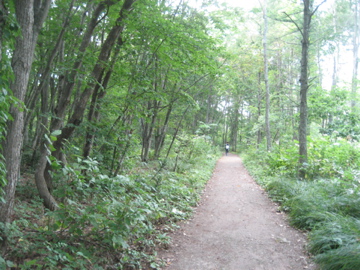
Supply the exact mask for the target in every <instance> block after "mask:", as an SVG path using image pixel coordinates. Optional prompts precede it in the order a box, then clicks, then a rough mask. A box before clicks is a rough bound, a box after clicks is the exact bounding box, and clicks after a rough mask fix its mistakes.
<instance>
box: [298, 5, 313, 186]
mask: <svg viewBox="0 0 360 270" xmlns="http://www.w3.org/2000/svg"><path fill="white" fill-rule="evenodd" d="M303 2H304V14H303V24H304V25H303V31H302V41H301V43H302V48H301V73H300V124H299V177H300V178H301V179H304V178H305V176H306V165H307V161H308V154H307V138H306V136H307V117H308V107H307V93H308V89H309V81H308V80H309V79H308V55H309V44H310V38H309V36H310V22H311V11H310V0H303Z"/></svg>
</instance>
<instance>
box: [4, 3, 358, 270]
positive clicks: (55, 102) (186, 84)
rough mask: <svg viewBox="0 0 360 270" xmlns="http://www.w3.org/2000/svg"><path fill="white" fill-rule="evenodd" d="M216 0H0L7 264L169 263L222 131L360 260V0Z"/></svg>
mask: <svg viewBox="0 0 360 270" xmlns="http://www.w3.org/2000/svg"><path fill="white" fill-rule="evenodd" d="M200 2H201V3H200ZM216 2H217V1H215V0H214V1H198V2H196V3H194V2H193V1H167V0H164V1H163V0H161V1H152V0H118V1H93V0H90V1H88V0H87V1H73V0H64V1H51V0H39V1H33V0H29V1H17V0H15V1H1V3H0V56H1V59H0V60H1V65H0V72H1V74H0V140H1V146H0V147H1V148H0V149H1V151H0V161H1V162H0V191H1V193H0V240H1V241H0V252H1V253H0V254H1V255H0V265H1V266H2V265H7V266H8V267H15V268H16V267H17V268H20V269H30V268H35V269H36V268H39V269H40V268H41V267H43V266H44V267H46V268H48V269H57V268H60V267H63V268H67V269H79V268H80V269H81V268H93V269H106V268H107V269H114V268H115V269H138V268H141V267H147V268H149V267H152V268H157V267H159V265H160V264H161V262H159V261H157V260H156V259H155V255H156V254H155V251H154V250H155V249H154V248H155V247H156V246H158V245H166V244H167V242H168V238H167V236H166V232H167V231H169V230H172V229H173V228H174V226H175V225H174V222H175V221H177V220H179V219H183V218H185V217H187V216H188V215H189V214H190V213H191V208H192V207H193V206H194V205H196V201H197V199H198V196H199V192H201V188H202V187H203V185H204V183H205V182H206V180H207V179H208V178H209V176H210V173H211V171H212V167H213V165H214V161H215V159H216V157H217V154H218V153H217V149H218V148H219V146H222V145H223V144H224V142H226V141H229V142H230V144H231V146H232V150H234V151H238V152H243V153H246V159H245V162H246V165H247V167H248V168H249V170H250V171H251V172H252V174H253V175H254V176H255V177H256V178H257V180H258V181H259V183H261V184H263V185H264V186H265V187H266V188H267V190H268V191H269V193H270V195H271V196H272V198H273V199H274V200H276V201H277V202H279V203H281V208H282V209H283V210H284V211H287V212H288V213H289V216H290V218H291V223H292V224H293V225H294V226H296V227H298V228H300V229H303V230H308V231H310V233H309V237H310V244H309V251H310V252H311V253H312V254H313V255H314V256H315V257H314V258H315V260H316V261H317V262H318V263H319V265H320V266H321V267H322V268H323V269H357V268H359V260H358V259H357V258H358V257H359V256H358V255H359V245H358V239H359V237H360V236H359V213H360V211H359V209H358V207H357V204H358V201H359V200H358V197H359V195H360V194H359V181H360V179H359V177H360V170H359V165H360V154H359V144H358V142H359V138H360V137H359V136H360V126H359V120H360V112H359V110H358V100H359V98H358V60H357V59H358V48H359V34H360V33H359V29H360V27H359V25H360V24H359V20H360V16H359V15H360V14H359V12H360V7H359V3H358V1H353V0H339V1H320V0H319V1H317V0H304V1H290V2H291V3H289V1H286V0H281V1H275V0H263V1H255V2H256V3H255V2H254V1H253V2H254V7H253V8H252V9H247V10H245V9H241V8H230V7H228V6H226V5H218V4H217V3H216ZM239 2H243V1H239ZM250 2H251V1H250ZM194 5H195V6H197V7H194ZM23 37H24V38H23ZM25 37H26V38H25ZM305 45H306V48H305ZM304 63H306V64H307V66H305V65H304ZM265 146H266V151H265ZM304 150H305V151H304ZM299 153H302V154H299ZM200 168H201V169H200Z"/></svg>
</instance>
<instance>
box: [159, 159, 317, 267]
mask: <svg viewBox="0 0 360 270" xmlns="http://www.w3.org/2000/svg"><path fill="white" fill-rule="evenodd" d="M277 209H278V207H277V206H276V205H275V204H274V203H273V202H271V201H270V199H269V198H268V197H267V195H266V193H265V192H264V191H263V190H262V189H261V188H260V187H259V186H258V185H257V184H256V183H255V182H254V180H253V179H252V178H251V176H250V175H249V174H248V172H247V171H246V169H245V168H244V166H243V164H242V162H241V159H240V158H239V157H238V156H236V155H232V154H229V155H228V156H223V157H222V158H221V159H220V160H219V161H218V163H217V165H216V168H215V170H214V174H213V177H212V178H211V180H210V181H209V182H208V184H207V186H206V189H205V191H204V194H203V196H202V199H201V201H200V205H199V207H197V208H196V210H195V213H194V217H193V219H192V220H190V221H187V222H184V223H183V224H181V228H180V229H179V230H178V231H176V232H175V233H174V234H173V235H171V237H172V244H171V246H170V247H169V249H168V250H162V251H160V252H159V257H160V258H163V259H165V260H166V261H167V264H168V267H166V270H172V269H176V270H187V269H188V270H222V269H224V270H260V269H265V270H292V269H294V270H297V269H315V266H314V265H313V264H312V263H311V262H310V261H309V259H308V257H307V256H306V254H305V250H304V245H305V243H306V237H305V236H304V234H302V233H301V232H298V231H297V230H295V229H293V228H291V227H290V226H289V225H288V222H287V221H286V217H285V215H284V214H282V213H278V212H277Z"/></svg>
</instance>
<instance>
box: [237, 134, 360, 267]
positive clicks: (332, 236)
mask: <svg viewBox="0 0 360 270" xmlns="http://www.w3.org/2000/svg"><path fill="white" fill-rule="evenodd" d="M295 148H296V147H295V146H294V145H291V144H290V145H288V148H287V149H277V150H276V151H274V152H272V153H267V152H265V151H262V150H259V149H256V150H250V151H248V152H247V153H246V154H245V155H244V156H243V160H244V164H245V165H246V167H247V169H248V170H249V172H250V173H251V174H252V175H253V176H254V178H255V179H256V180H257V181H258V182H259V184H261V185H262V186H264V187H265V188H266V190H267V192H268V194H269V196H270V197H271V198H272V199H273V200H274V201H276V202H278V203H279V204H280V208H281V209H282V210H283V211H285V212H287V213H288V216H289V221H290V223H291V225H292V226H294V227H296V228H298V229H300V230H304V231H307V232H308V236H309V243H308V250H309V252H310V253H311V254H312V255H313V259H314V261H315V262H316V263H317V264H318V266H319V267H320V269H323V270H340V269H341V270H354V269H360V240H359V239H360V178H359V176H358V175H359V174H358V167H359V166H360V157H359V151H358V145H357V143H354V142H347V141H345V140H337V141H336V142H333V141H332V140H330V138H319V139H317V140H315V139H313V140H312V141H310V147H309V164H307V179H306V180H298V179H297V177H296V170H297V160H298V154H297V153H296V151H295ZM259 164H260V166H259Z"/></svg>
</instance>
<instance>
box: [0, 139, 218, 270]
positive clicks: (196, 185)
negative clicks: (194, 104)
mask: <svg viewBox="0 0 360 270" xmlns="http://www.w3.org/2000/svg"><path fill="white" fill-rule="evenodd" d="M184 139H185V138H184ZM187 142H188V144H187V145H186V146H183V147H182V148H181V152H179V154H178V155H177V156H173V157H171V158H169V159H168V160H167V164H166V165H164V166H162V170H161V171H159V170H158V168H159V165H158V162H161V161H153V162H149V163H148V164H147V165H145V164H141V162H140V160H139V159H137V161H133V162H134V164H133V166H131V168H132V169H131V170H129V171H128V174H127V175H116V176H108V175H106V174H102V172H101V171H102V170H101V166H100V164H99V162H98V161H96V160H94V159H86V160H84V159H82V158H81V157H80V156H79V157H78V158H75V159H74V160H73V161H72V162H69V163H68V164H67V165H66V166H64V167H63V168H59V170H57V171H56V173H55V175H54V179H55V186H56V191H55V192H54V193H55V194H54V195H55V196H56V197H57V198H58V199H59V208H58V209H57V210H55V211H44V210H43V207H42V203H41V200H39V199H38V197H37V196H36V193H37V191H36V189H35V188H34V186H33V184H32V181H31V176H30V175H26V176H25V177H24V179H23V181H22V182H21V183H20V184H19V186H18V190H17V196H18V198H19V199H21V200H22V201H21V202H20V201H19V203H18V206H17V208H16V212H15V213H16V216H17V219H16V222H13V223H12V224H8V226H7V227H6V228H3V229H5V230H6V233H7V236H8V241H9V242H10V245H11V249H10V250H9V251H8V253H7V254H6V258H7V259H6V261H5V259H4V258H0V262H1V264H2V265H4V264H6V265H7V266H8V267H16V268H18V269H43V268H46V269H58V268H59V267H66V268H67V269H90V268H91V269H139V268H143V267H145V268H146V269H147V268H157V267H159V266H160V265H161V263H162V262H161V261H158V260H157V259H156V247H158V246H166V245H167V244H168V243H169V237H168V236H167V233H168V232H170V231H172V230H173V229H175V228H176V221H178V220H183V219H185V218H187V217H189V216H190V215H191V213H192V209H193V207H194V206H196V204H197V201H198V199H199V195H200V193H201V191H202V189H203V186H204V184H205V183H206V181H207V180H208V179H209V178H210V176H211V174H212V168H213V167H214V165H215V161H216V159H217V157H218V154H217V149H214V148H213V147H211V146H210V145H209V144H208V143H207V142H206V141H205V139H204V137H201V136H194V137H192V138H187ZM179 144H180V143H179V142H176V147H179ZM73 148H74V146H73ZM77 150H78V149H77ZM75 151H76V149H75ZM54 166H55V165H54ZM196 168H202V169H201V170H199V169H196Z"/></svg>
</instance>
